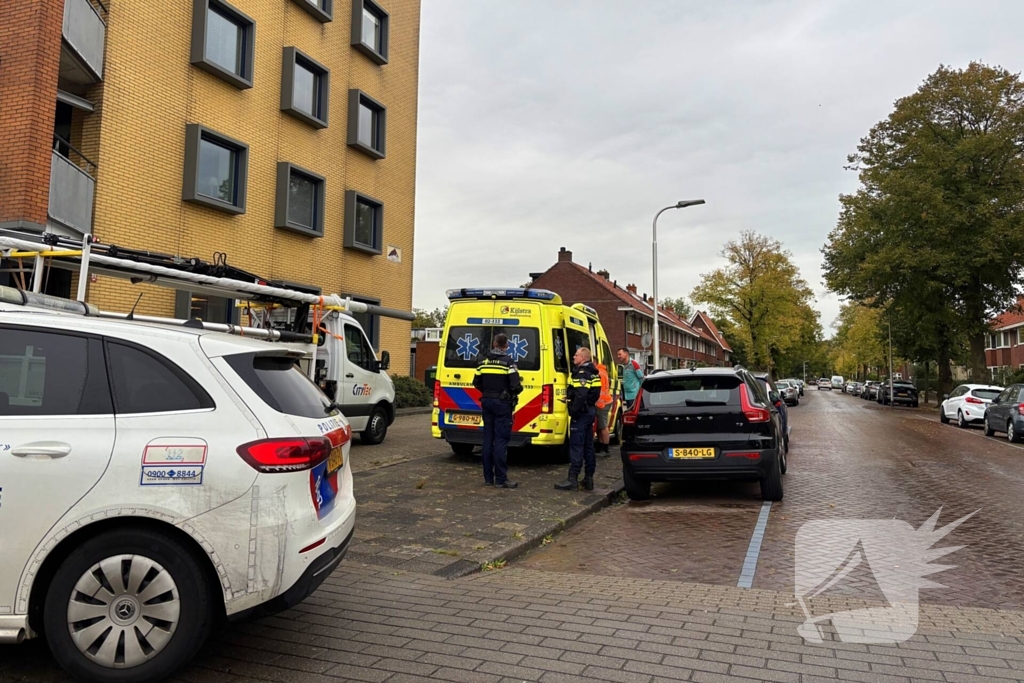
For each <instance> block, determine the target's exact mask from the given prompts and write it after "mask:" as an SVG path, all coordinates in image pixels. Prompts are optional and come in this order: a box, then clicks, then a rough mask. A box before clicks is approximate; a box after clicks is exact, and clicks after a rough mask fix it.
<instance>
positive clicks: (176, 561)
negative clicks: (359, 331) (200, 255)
mask: <svg viewBox="0 0 1024 683" xmlns="http://www.w3.org/2000/svg"><path fill="white" fill-rule="evenodd" d="M31 296H32V295H26V294H23V293H22V292H18V291H16V290H12V289H7V288H3V287H0V529H2V534H0V548H2V551H0V643H19V642H21V641H22V640H24V639H26V638H32V637H35V636H39V635H45V637H46V640H47V641H48V643H49V646H50V648H51V650H52V651H53V654H54V656H55V657H56V659H57V661H58V662H59V663H60V664H61V665H62V666H63V667H64V668H65V669H67V670H68V671H69V672H70V673H71V674H73V675H74V676H75V677H77V678H80V679H83V680H89V681H103V680H118V681H149V680H154V679H158V678H161V677H164V676H166V675H168V674H170V673H171V672H173V671H174V670H175V669H176V668H178V667H179V666H181V665H183V664H184V663H186V662H187V661H188V660H189V658H191V657H192V656H193V655H194V654H195V652H196V651H197V650H198V649H199V647H200V645H201V644H202V643H203V641H204V640H205V638H206V636H207V634H208V633H209V632H210V628H211V626H212V625H213V624H214V623H215V622H216V621H217V620H218V619H221V618H225V617H226V618H228V619H232V620H234V619H239V618H243V617H246V616H252V615H259V614H264V613H268V612H272V611H276V610H279V609H284V608H287V607H290V606H292V605H294V604H296V603H298V602H299V601H301V600H302V599H304V598H305V597H306V596H307V595H309V594H310V593H311V592H312V591H313V590H314V589H315V588H316V587H317V586H318V585H319V584H320V583H321V582H322V581H323V580H324V579H325V578H326V577H327V576H328V575H329V574H330V572H331V570H332V569H333V568H334V567H335V566H337V564H338V563H339V562H340V561H341V558H342V556H343V555H344V553H345V550H346V548H347V546H348V543H349V540H350V539H351V537H352V532H353V528H354V524H355V508H356V503H355V498H354V497H353V492H352V474H351V468H350V465H349V462H348V455H349V447H350V441H351V436H352V432H351V428H350V426H349V424H348V421H347V420H346V419H345V418H344V417H343V416H342V415H341V413H340V412H339V411H338V407H337V406H336V405H335V404H334V403H333V402H332V401H330V400H329V399H328V398H327V397H326V396H325V395H324V394H323V393H322V392H321V391H320V389H319V388H317V386H316V385H315V384H313V382H312V381H310V380H309V379H308V378H307V377H306V376H305V375H304V374H303V373H302V372H301V371H300V370H298V369H296V366H295V359H296V352H295V351H293V350H290V349H288V348H287V347H286V346H283V345H280V344H271V343H267V342H261V341H255V340H251V339H245V338H239V337H235V336H230V335H227V334H221V333H216V332H206V331H203V330H194V329H186V328H180V327H174V328H171V327H168V326H165V325H159V324H152V323H142V322H124V321H111V320H104V319H99V318H95V317H92V316H90V315H81V314H79V315H74V314H71V313H67V312H58V311H54V310H49V309H43V308H36V307H33V306H31V305H24V304H25V303H26V301H27V300H28V299H29V298H30V297H31ZM59 302H62V303H60V304H58V305H63V306H64V307H66V308H72V309H73V308H78V309H83V308H84V305H83V304H76V303H75V302H67V301H64V300H59ZM0 657H2V654H0Z"/></svg>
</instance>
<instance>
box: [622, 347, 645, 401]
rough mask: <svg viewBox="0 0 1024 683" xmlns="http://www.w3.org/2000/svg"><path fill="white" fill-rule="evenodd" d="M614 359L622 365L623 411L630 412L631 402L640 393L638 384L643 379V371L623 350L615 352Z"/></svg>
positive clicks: (626, 351) (625, 350) (627, 352)
mask: <svg viewBox="0 0 1024 683" xmlns="http://www.w3.org/2000/svg"><path fill="white" fill-rule="evenodd" d="M615 358H616V359H617V360H618V361H619V363H620V364H621V365H622V393H624V394H625V399H626V405H625V406H624V407H623V409H624V410H630V409H631V408H632V407H633V401H635V400H636V395H637V394H639V393H640V382H642V381H643V379H644V371H643V370H641V369H640V364H639V363H637V362H636V361H635V360H633V359H631V358H630V357H629V351H628V350H627V349H625V348H621V349H619V350H618V351H616V352H615Z"/></svg>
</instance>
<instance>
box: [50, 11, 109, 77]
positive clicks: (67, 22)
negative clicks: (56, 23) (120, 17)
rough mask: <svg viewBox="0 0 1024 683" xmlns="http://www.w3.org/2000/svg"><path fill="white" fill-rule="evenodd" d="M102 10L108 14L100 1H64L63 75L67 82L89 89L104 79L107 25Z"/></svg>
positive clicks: (61, 71)
mask: <svg viewBox="0 0 1024 683" xmlns="http://www.w3.org/2000/svg"><path fill="white" fill-rule="evenodd" d="M94 3H95V4H94ZM101 10H102V11H103V13H105V12H106V10H105V7H104V5H103V4H102V2H100V0H64V31H63V37H64V40H63V41H62V42H61V51H60V75H61V78H62V79H64V80H65V81H68V82H70V83H76V84H78V85H82V86H87V85H91V84H93V83H98V82H100V81H101V80H103V46H104V43H105V42H106V39H107V24H106V22H104V21H103V17H102V16H101V14H100V13H101Z"/></svg>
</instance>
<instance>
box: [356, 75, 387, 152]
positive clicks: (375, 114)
mask: <svg viewBox="0 0 1024 683" xmlns="http://www.w3.org/2000/svg"><path fill="white" fill-rule="evenodd" d="M386 129H387V109H386V108H385V107H384V105H383V104H381V103H380V102H378V101H377V100H375V99H373V98H372V97H370V96H369V95H367V94H366V93H364V92H363V91H361V90H349V91H348V144H349V146H350V147H355V148H356V149H358V150H359V151H361V152H363V153H364V154H366V155H368V156H371V157H373V158H374V159H383V158H384V153H385V152H384V147H385V145H384V138H385V131H386Z"/></svg>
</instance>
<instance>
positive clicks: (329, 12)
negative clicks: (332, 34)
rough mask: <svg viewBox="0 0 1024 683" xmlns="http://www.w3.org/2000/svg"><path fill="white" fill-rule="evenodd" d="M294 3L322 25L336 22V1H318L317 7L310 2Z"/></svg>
mask: <svg viewBox="0 0 1024 683" xmlns="http://www.w3.org/2000/svg"><path fill="white" fill-rule="evenodd" d="M294 2H295V4H296V5H298V6H299V7H300V8H302V10H303V11H305V12H306V13H307V14H309V15H310V16H311V17H313V18H314V19H316V20H317V21H319V22H320V23H321V24H326V23H328V22H331V21H333V20H334V0H316V5H315V6H314V5H313V3H311V2H309V0H294Z"/></svg>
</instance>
